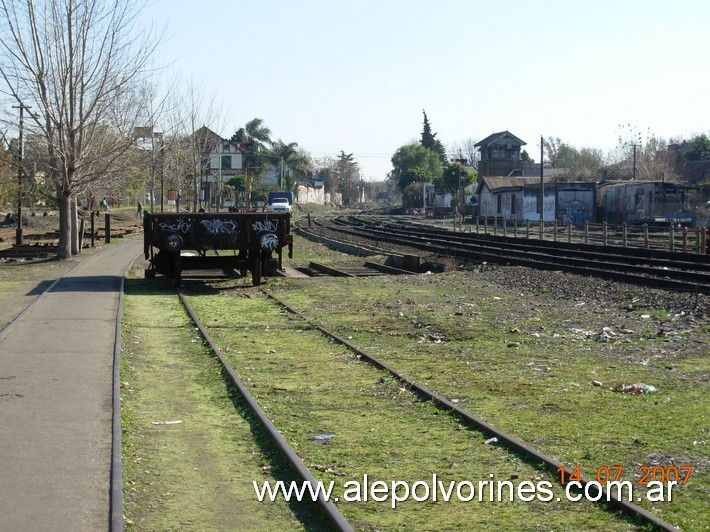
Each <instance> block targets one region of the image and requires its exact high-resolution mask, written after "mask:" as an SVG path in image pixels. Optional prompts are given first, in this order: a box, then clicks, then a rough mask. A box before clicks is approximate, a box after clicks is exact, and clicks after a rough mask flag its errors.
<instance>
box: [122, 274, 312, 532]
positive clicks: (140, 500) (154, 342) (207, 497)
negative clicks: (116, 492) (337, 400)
mask: <svg viewBox="0 0 710 532" xmlns="http://www.w3.org/2000/svg"><path fill="white" fill-rule="evenodd" d="M152 284H153V283H150V282H146V281H140V280H129V281H128V282H127V296H126V298H125V305H124V323H123V340H122V345H123V347H124V351H123V355H122V366H121V380H122V386H121V412H122V423H123V479H124V488H123V491H124V516H125V517H124V520H125V522H126V525H127V527H128V528H129V529H132V528H135V529H137V530H200V531H202V530H294V529H303V528H306V529H308V528H318V525H317V524H318V522H319V521H318V520H316V519H315V518H314V515H313V510H312V508H309V507H308V506H303V507H299V506H295V505H294V506H293V507H292V508H289V506H288V505H287V504H286V503H284V502H283V501H281V502H277V503H259V502H258V501H256V499H255V497H254V489H253V487H252V481H253V480H256V481H258V482H259V483H261V482H263V481H264V480H272V481H273V480H278V479H283V480H287V481H288V480H292V478H293V477H292V476H291V474H290V472H289V470H288V466H287V464H285V463H284V462H283V461H282V460H281V459H280V458H279V457H278V453H276V452H275V451H274V449H273V448H272V447H271V445H270V443H269V442H268V440H267V439H265V437H264V436H263V435H261V430H260V429H259V428H258V427H257V426H255V425H254V423H253V421H252V420H251V419H250V418H249V416H245V415H240V413H241V410H240V409H242V404H241V401H240V400H239V398H237V397H236V394H235V391H234V390H233V389H231V388H230V387H228V386H227V385H226V384H225V382H226V380H225V379H224V378H223V376H222V375H221V371H220V366H219V364H218V362H217V361H216V359H215V358H214V357H213V356H211V352H210V351H209V349H208V348H206V347H205V346H204V345H203V342H202V341H201V340H199V339H198V338H197V335H198V333H197V332H195V331H194V330H193V327H192V325H191V322H190V320H189V317H188V316H187V313H186V312H185V311H184V309H183V308H182V305H181V304H180V303H179V301H178V299H177V297H176V296H175V292H174V291H173V290H172V289H170V288H166V289H162V290H161V289H160V288H153V287H151V286H150V285H152ZM294 512H296V514H294ZM299 519H300V520H299Z"/></svg>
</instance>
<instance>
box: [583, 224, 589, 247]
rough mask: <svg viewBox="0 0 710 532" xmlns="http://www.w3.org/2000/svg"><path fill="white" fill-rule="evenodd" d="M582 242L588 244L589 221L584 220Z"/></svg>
mask: <svg viewBox="0 0 710 532" xmlns="http://www.w3.org/2000/svg"><path fill="white" fill-rule="evenodd" d="M584 243H585V244H589V222H587V221H585V222H584Z"/></svg>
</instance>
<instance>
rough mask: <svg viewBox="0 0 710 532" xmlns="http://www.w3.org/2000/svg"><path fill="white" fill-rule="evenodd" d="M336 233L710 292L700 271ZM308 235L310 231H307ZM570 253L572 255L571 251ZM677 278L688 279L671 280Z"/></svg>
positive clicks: (378, 233)
mask: <svg viewBox="0 0 710 532" xmlns="http://www.w3.org/2000/svg"><path fill="white" fill-rule="evenodd" d="M330 229H332V230H334V231H337V232H340V233H345V234H350V235H353V236H358V237H360V238H368V237H369V238H377V240H379V241H384V242H389V243H393V244H397V245H402V246H409V247H414V248H417V249H421V250H423V251H427V252H430V253H435V254H438V255H444V256H452V257H456V258H462V259H468V260H474V261H481V262H482V261H485V260H488V261H491V262H500V263H511V264H518V265H522V266H529V267H533V268H542V269H556V270H565V271H569V272H573V273H579V274H581V275H594V276H598V277H605V278H610V279H616V280H621V281H626V282H632V283H635V284H642V285H654V286H657V287H662V288H668V289H672V290H678V291H686V292H688V291H690V292H703V293H710V276H708V275H707V274H702V273H697V272H686V271H682V270H667V269H660V268H644V267H640V266H635V265H626V264H623V263H612V264H605V263H604V262H603V261H600V260H584V259H577V258H575V257H573V256H560V255H553V254H550V253H545V252H536V253H533V252H529V251H527V252H526V251H521V252H516V251H514V250H507V249H504V248H496V247H488V246H485V245H482V244H467V245H464V244H460V243H456V242H447V241H440V242H436V241H435V239H433V238H426V237H418V236H417V235H413V234H411V233H409V234H407V235H406V238H405V237H404V236H393V235H392V232H391V231H375V230H372V229H367V230H365V229H362V228H361V229H360V230H359V231H358V230H354V229H344V228H330ZM302 231H305V232H307V230H303V229H302ZM567 253H568V254H569V252H567ZM671 275H677V276H678V277H684V278H685V280H678V279H671V278H669V276H671Z"/></svg>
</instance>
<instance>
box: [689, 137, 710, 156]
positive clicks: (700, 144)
mask: <svg viewBox="0 0 710 532" xmlns="http://www.w3.org/2000/svg"><path fill="white" fill-rule="evenodd" d="M685 160H686V161H710V139H709V138H708V136H707V135H705V134H704V133H703V134H702V135H698V136H696V137H695V138H694V139H693V147H692V148H690V149H689V150H688V151H687V152H686V153H685Z"/></svg>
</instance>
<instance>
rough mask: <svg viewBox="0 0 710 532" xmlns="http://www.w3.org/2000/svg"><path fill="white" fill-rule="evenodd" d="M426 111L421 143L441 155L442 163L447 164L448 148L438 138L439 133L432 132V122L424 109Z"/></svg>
mask: <svg viewBox="0 0 710 532" xmlns="http://www.w3.org/2000/svg"><path fill="white" fill-rule="evenodd" d="M422 112H423V113H424V128H423V130H422V140H421V145H422V146H424V147H425V148H426V149H427V150H431V151H433V152H434V153H436V155H437V156H438V157H439V159H440V160H441V164H446V149H445V148H444V145H443V144H442V143H441V141H440V140H439V139H437V138H436V135H437V133H432V132H431V124H429V118H428V117H427V115H426V111H425V110H424V109H422Z"/></svg>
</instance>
